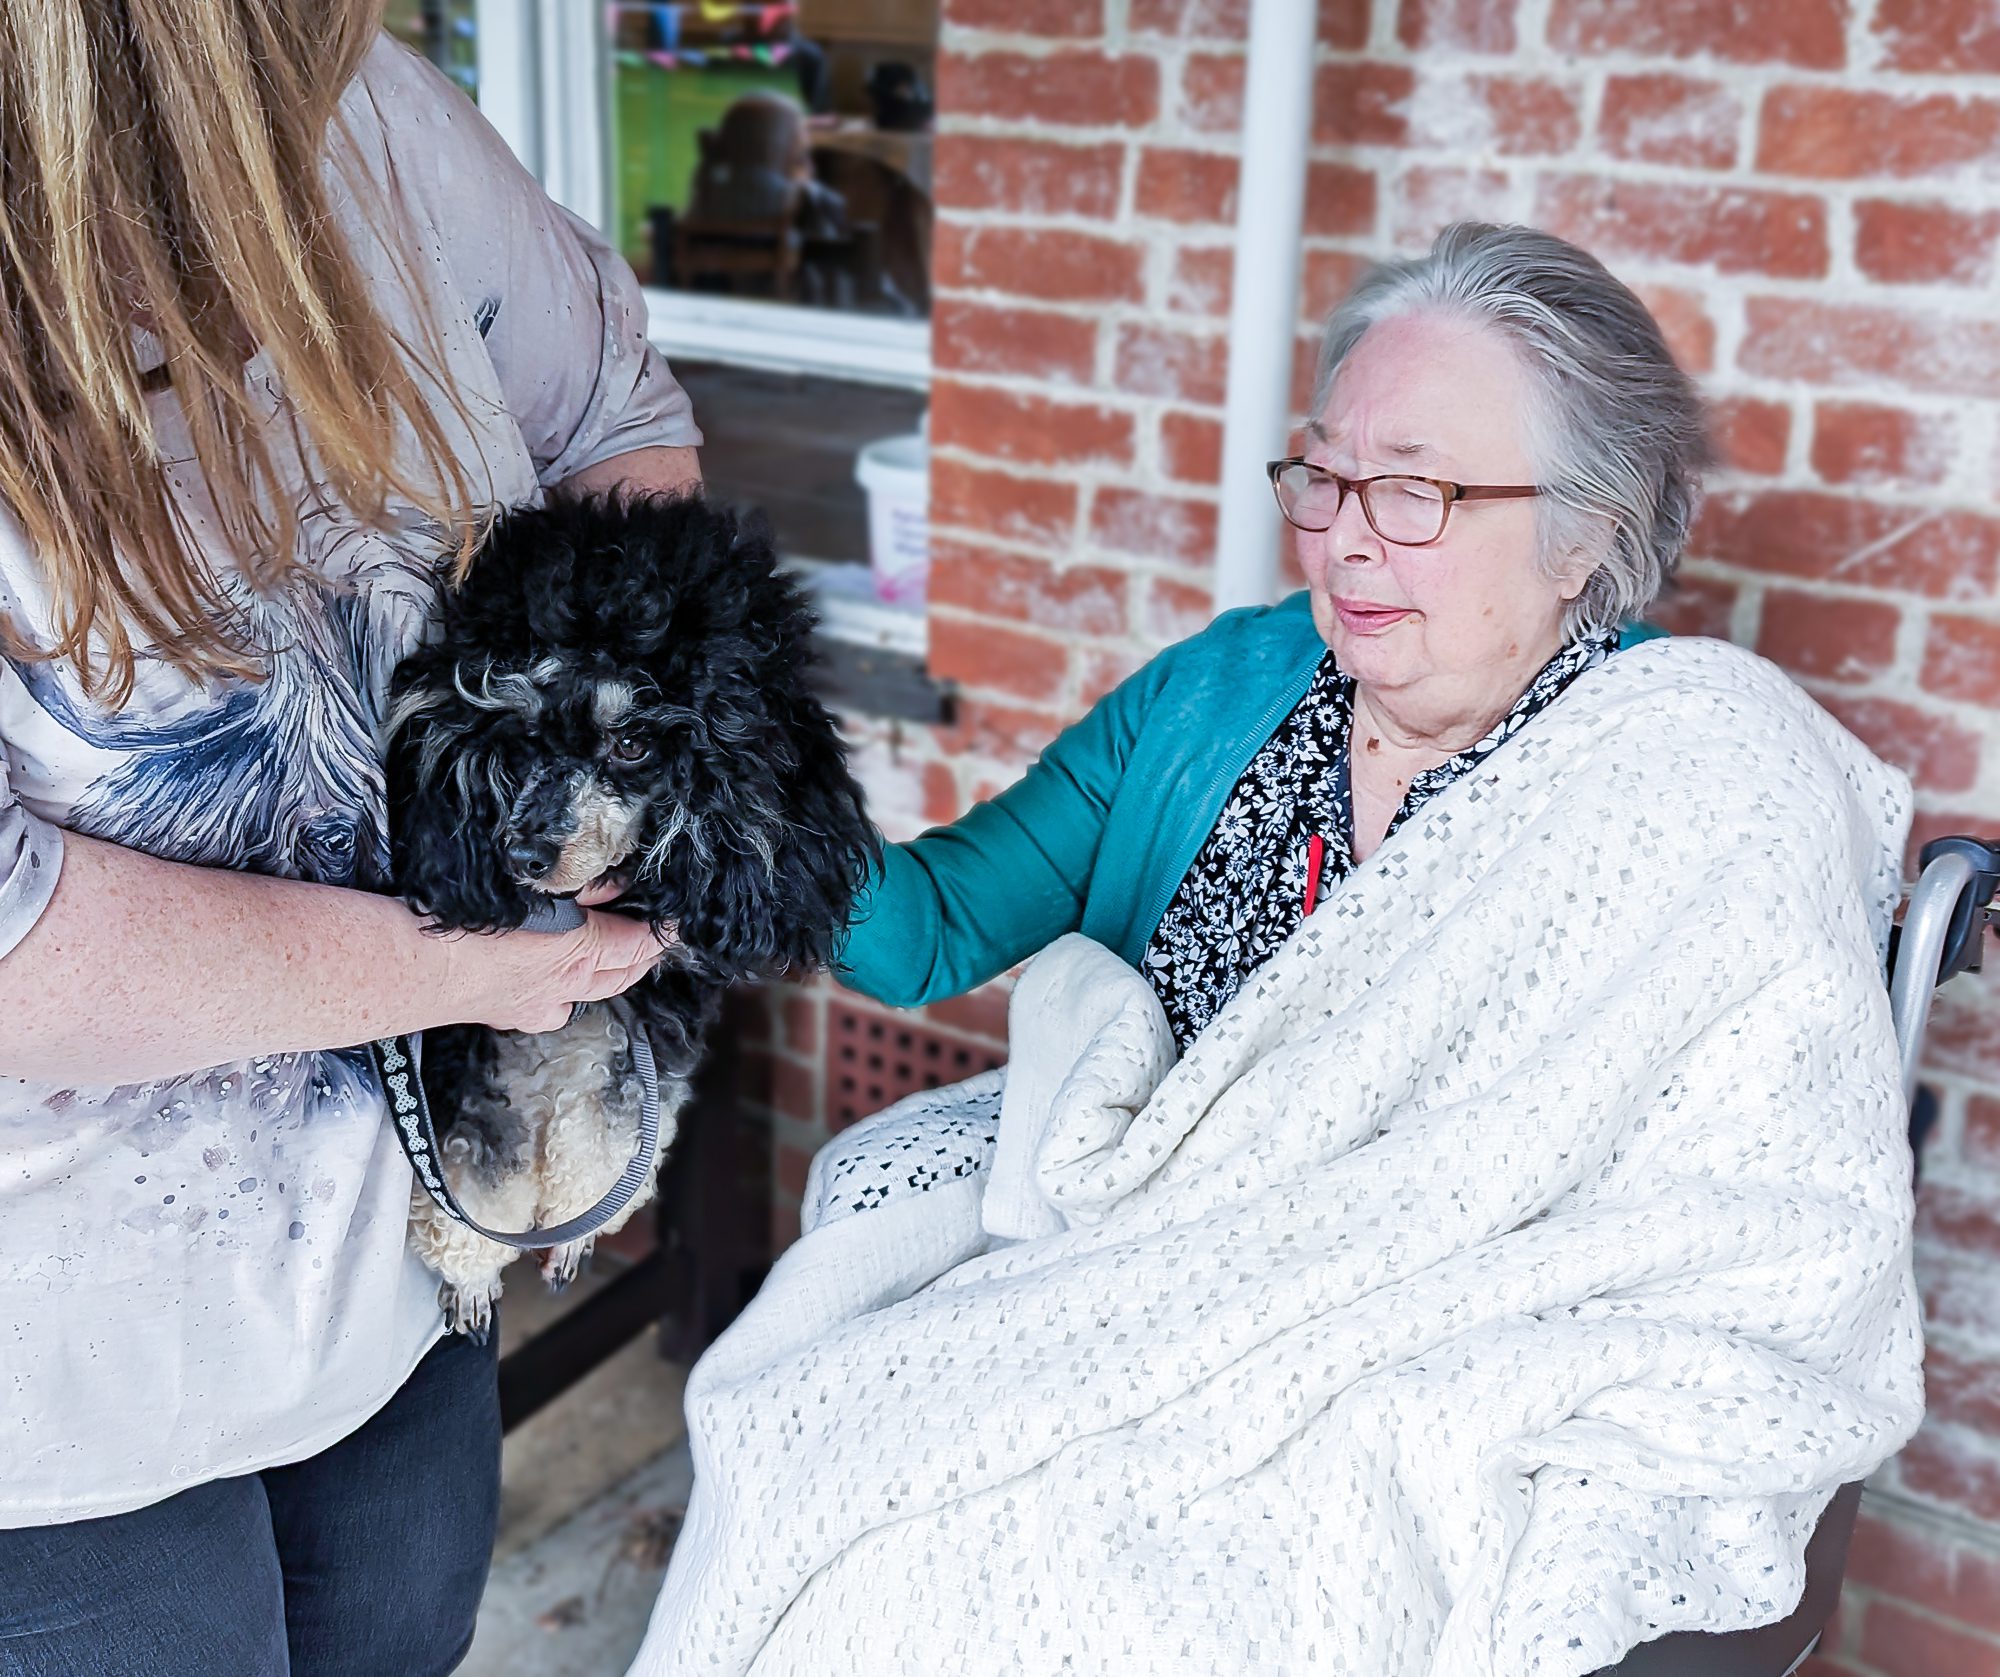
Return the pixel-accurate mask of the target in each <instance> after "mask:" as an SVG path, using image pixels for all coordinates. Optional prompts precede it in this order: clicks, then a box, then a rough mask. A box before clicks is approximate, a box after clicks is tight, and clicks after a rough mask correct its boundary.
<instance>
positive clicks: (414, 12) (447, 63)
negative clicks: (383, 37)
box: [382, 0, 479, 98]
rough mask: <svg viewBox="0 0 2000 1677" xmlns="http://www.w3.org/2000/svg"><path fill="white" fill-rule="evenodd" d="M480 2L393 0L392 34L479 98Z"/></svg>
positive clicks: (389, 16)
mask: <svg viewBox="0 0 2000 1677" xmlns="http://www.w3.org/2000/svg"><path fill="white" fill-rule="evenodd" d="M477 9H478V0H390V5H389V8H388V14H387V16H386V17H384V18H383V20H382V21H383V23H384V24H385V25H386V26H387V28H388V30H389V33H390V34H392V35H394V36H396V37H397V38H398V39H400V40H403V41H406V42H408V43H409V44H410V45H411V46H413V47H415V48H416V49H417V51H419V52H420V53H422V54H423V55H424V56H425V57H426V58H428V59H429V60H430V61H431V62H432V63H433V64H435V65H436V66H437V67H438V68H439V69H440V70H442V71H444V73H445V74H446V75H448V76H449V77H451V79H452V80H453V81H455V82H457V83H458V85H459V86H460V87H462V88H464V89H465V91H466V92H467V93H469V94H471V95H473V96H474V97H475V98H476V97H477V96H478V92H479V25H478V18H477Z"/></svg>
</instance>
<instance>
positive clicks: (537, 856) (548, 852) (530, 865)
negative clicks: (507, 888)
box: [507, 839, 557, 879]
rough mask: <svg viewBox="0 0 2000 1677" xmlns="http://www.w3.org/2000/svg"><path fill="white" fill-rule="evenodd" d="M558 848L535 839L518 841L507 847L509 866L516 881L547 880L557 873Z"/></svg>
mask: <svg viewBox="0 0 2000 1677" xmlns="http://www.w3.org/2000/svg"><path fill="white" fill-rule="evenodd" d="M556 855H557V852H556V847H555V846H554V845H552V844H547V843H542V842H539V841H537V840H535V839H516V840H514V842H513V843H512V844H510V845H508V846H507V865H508V866H509V867H510V868H512V869H513V870H514V877H515V878H516V879H547V878H548V876H549V875H550V874H551V873H553V872H554V871H555V865H556Z"/></svg>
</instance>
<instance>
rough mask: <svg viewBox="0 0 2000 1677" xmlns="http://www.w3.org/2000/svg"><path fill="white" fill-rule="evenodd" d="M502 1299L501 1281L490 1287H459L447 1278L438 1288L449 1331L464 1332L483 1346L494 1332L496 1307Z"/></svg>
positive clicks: (439, 1299) (445, 1323) (474, 1341)
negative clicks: (494, 1311)
mask: <svg viewBox="0 0 2000 1677" xmlns="http://www.w3.org/2000/svg"><path fill="white" fill-rule="evenodd" d="M499 1298H500V1283H499V1282H497V1281H496V1282H494V1283H493V1284H492V1286H491V1287H458V1286H454V1285H453V1284H452V1283H451V1282H449V1281H446V1282H443V1283H441V1284H440V1285H439V1287H438V1303H439V1304H440V1305H441V1306H442V1307H443V1309H444V1325H445V1328H446V1331H447V1332H450V1333H462V1334H464V1335H465V1336H466V1338H468V1339H470V1340H471V1341H472V1342H473V1344H475V1345H484V1344H485V1343H486V1338H487V1335H488V1334H490V1333H492V1331H493V1306H494V1305H495V1304H496V1303H497V1302H498V1301H499Z"/></svg>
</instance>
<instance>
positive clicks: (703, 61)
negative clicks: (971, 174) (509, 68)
mask: <svg viewBox="0 0 2000 1677" xmlns="http://www.w3.org/2000/svg"><path fill="white" fill-rule="evenodd" d="M606 17H607V20H608V21H607V24H606V27H607V28H608V29H609V30H610V31H611V41H610V48H611V50H610V53H609V59H610V67H609V74H610V78H611V81H610V118H611V120H610V134H611V147H612V167H611V170H610V180H611V190H612V196H613V200H614V206H615V208H614V218H613V227H614V230H615V236H616V237H617V239H618V242H619V246H620V248H621V250H622V251H623V253H624V255H625V257H626V259H627V260H628V261H630V262H631V263H632V265H633V267H634V268H636V269H637V270H638V271H639V273H640V274H641V275H642V276H643V277H645V278H647V279H649V280H650V281H651V283H653V284H655V285H659V286H663V287H667V288H669V289H675V290H684V291H700V292H708V293H713V294H719V295H724V296H731V297H747V298H762V299H767V300H771V301H777V302H784V303H794V304H804V305H808V306H813V307H821V308H834V309H847V310H856V311H860V312H864V313H872V314H880V315H888V316H903V317H912V318H913V317H917V316H923V315H927V314H928V313H929V312H930V250H931V222H932V203H931V146H932V134H931V127H932V105H931V94H930V88H931V85H932V78H933V73H934V70H935V65H936V41H937V0H802V3H801V4H789V3H784V0H779V3H776V4H771V5H742V4H738V3H736V0H692V3H689V4H653V3H651V0H646V3H638V0H612V4H611V5H609V7H608V8H607V10H606Z"/></svg>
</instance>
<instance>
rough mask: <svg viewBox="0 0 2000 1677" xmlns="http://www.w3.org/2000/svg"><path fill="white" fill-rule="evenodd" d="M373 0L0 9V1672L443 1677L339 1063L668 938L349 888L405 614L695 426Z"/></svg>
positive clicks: (477, 1573) (377, 1233)
mask: <svg viewBox="0 0 2000 1677" xmlns="http://www.w3.org/2000/svg"><path fill="white" fill-rule="evenodd" d="M380 10H381V6H380V0H172V3H171V4H168V3H167V0H0V168H4V170H5V179H6V190H5V192H4V194H0V311H4V313H0V498H4V502H5V511H4V513H0V633H4V643H0V1079H3V1080H0V1323H4V1328H0V1391H4V1409H3V1410H0V1422H4V1429H5V1430H4V1438H5V1445H4V1454H0V1464H3V1465H0V1671H6V1672H26V1673H34V1674H37V1677H42V1674H53V1673H63V1674H68V1673H92V1674H98V1673H105V1672H117V1673H119V1674H120V1677H152V1674H161V1677H167V1674H179V1673H196V1672H199V1673H202V1674H203V1677H237V1674H242V1677H270V1674H279V1673H287V1672H289V1673H293V1674H295V1677H297V1674H304V1673H314V1674H328V1673H346V1672H353V1673H357V1674H360V1673H366V1674H368V1677H396V1674H401V1673H409V1674H412V1677H416V1674H426V1677H428V1674H430V1673H436V1672H443V1671H447V1670H450V1669H451V1668H452V1667H453V1666H454V1665H455V1664H456V1663H457V1662H458V1660H459V1658H460V1657H461V1656H462V1654H463V1652H464V1648H465V1645H466V1643H467V1641H468V1639H469V1637H470V1634H471V1628H472V1619H473V1614H474V1610H475V1608H476V1606H477V1602H478V1597H479V1593H480V1588H481V1585H482V1583H483V1580H484V1577H485V1572H486V1566H487V1559H488V1554H489V1551H490V1547H491V1541H492V1534H493V1525H494V1517H495V1511H496V1506H497V1501H498V1463H499V1449H498V1446H499V1428H498V1420H497V1404H496V1398H495V1389H494V1365H493V1357H492V1352H491V1350H490V1348H482V1347H476V1346H474V1345H472V1344H470V1343H469V1342H467V1341H464V1340H462V1339H454V1340H452V1341H449V1342H445V1343H440V1342H439V1341H440V1327H441V1322H440V1316H439V1310H438V1305H437V1300H436V1291H435V1286H434V1282H433V1279H432V1278H431V1277H430V1276H429V1275H428V1274H427V1273H426V1272H425V1271H424V1270H423V1269H422V1268H421V1267H420V1266H419V1265H418V1264H417V1263H416V1262H415V1261H414V1260H413V1259H412V1258H411V1257H409V1256H408V1254H407V1253H406V1250H405V1242H404V1223H405V1217H406V1214H407V1208H408V1202H409V1175H408V1167H407V1166H406V1165H405V1163H404V1161H403V1159H402V1156H401V1154H400V1153H399V1151H398V1150H397V1147H396V1144H395V1142H394V1140H393V1138H392V1136H391V1134H390V1132H389V1130H388V1128H387V1126H386V1125H385V1124H384V1122H383V1118H384V1108H383V1102H382V1098H381V1091H380V1088H379V1085H378V1083H377V1082H376V1080H375V1078H374V1077H373V1075H372V1073H371V1072H370V1071H369V1069H368V1066H367V1063H366V1060H365V1057H364V1056H363V1055H362V1054H361V1053H359V1052H357V1051H355V1050H354V1049H352V1048H351V1047H349V1046H348V1045H351V1044H356V1043H366V1042H368V1041H370V1040H371V1039H374V1038H377V1037H381V1036H385V1035H388V1034H391V1033H397V1032H404V1031H410V1030H419V1029H423V1028H426V1027H429V1026H434V1025H441V1024H445V1023H450V1022H459V1021H481V1022H485V1023H489V1024H493V1025H497V1026H503V1027H516V1028H527V1029H539V1028H547V1027H549V1026H551V1025H553V1024H554V1023H556V1022H557V1021H559V1020H561V1019H562V1018H564V1017H566V1016H567V1013H568V1009H569V1007H570V1005H571V1004H572V1003H574V1002H578V1001H584V1000H590V999H595V998H600V997H605V996H609V995H612V994H615V993H617V992H618V991H620V990H622V989H624V988H625V987H626V986H628V985H630V984H631V983H633V982H635V981H636V980H637V979H638V978H639V977H640V976H641V975H643V973H644V972H645V971H646V970H647V968H648V967H649V966H650V964H651V962H652V961H653V960H654V959H655V958H656V957H657V953H658V950H657V945H656V944H655V943H654V941H653V938H652V934H651V933H650V932H649V931H648V929H647V928H646V927H644V926H643V925H640V924H637V923H634V922H628V921H622V920H618V919H616V918H614V917H609V916H605V915H601V914H592V915H591V916H589V919H588V923H587V924H586V925H585V926H584V927H582V928H581V929H579V930H577V931H575V932H572V933H568V934H564V935H562V936H547V935H539V934H534V933H516V934H509V935H503V936H499V937H493V938H482V939H478V940H473V941H459V940H453V939H440V938H436V937H430V936H426V935H425V934H424V933H423V931H422V928H421V925H420V923H419V921H418V920H417V918H416V917H415V916H414V915H412V914H411V913H410V912H409V911H408V910H406V909H405V908H404V907H402V906H401V905H400V904H399V903H398V902H397V901H396V900H395V899H394V898H392V897H390V896H387V895H384V894H381V893H382V891H383V887H384V886H385V884H386V879H385V871H386V842H385V835H384V830H383V797H382V771H381V764H380V760H379V757H378V754H377V751H376V746H375V727H376V722H377V719H378V713H379V706H380V703H381V700H382V696H383V692H384V687H385V683H386V679H387V676H388V673H389V672H390V671H391V670H392V669H393V668H394V666H395V664H396V662H397V660H398V659H399V658H400V657H401V656H402V654H403V653H404V652H405V651H407V650H408V649H409V648H410V647H411V646H412V645H414V644H415V642H416V640H417V638H418V637H419V635H420V633H421V631H422V627H423V623H424V620H425V616H426V613H427V610H428V608H429V605H430V602H431V601H432V599H433V598H434V597H435V594H436V591H437V589H438V587H439V586H440V585H441V584H448V583H451V582H455V581H456V582H465V581H466V579H465V575H464V573H465V570H466V566H467V561H468V559H469V556H470V554H471V552H472V550H473V547H474V544H475V543H476V541H477V538H478V535H479V532H480V530H481V528H482V525H483V523H484V521H485V520H486V519H487V518H488V517H489V516H490V515H491V513H492V512H493V511H494V510H495V509H497V508H499V507H502V506H506V505H509V504H513V503H516V502H519V501H522V500H528V499H533V498H535V497H537V496H538V495H539V494H541V493H542V492H543V491H547V490H553V489H556V488H559V487H568V488H572V489H575V488H583V489H595V488H605V487H611V486H615V485H620V484H625V485H631V486H634V487H647V488H665V487H672V486H674V485H677V484H681V483H685V482H689V481H691V480H692V479H693V478H694V477H695V474H696V465H695V460H694V453H693V450H694V446H695V445H696V444H697V443H699V441H700V436H699V433H698V432H697V431H696V430H695V427H694V424H693V421H692V417H691V415H690V412H689V407H688V402H687V399H686V397H685V395H684V394H683V393H682V391H681V390H680V388H679V386H678V385H677V384H676V383H675V382H674V379H673V377H672V375H671V374H670V372H669V371H668V369H667V367H666V365H665V364H664V362H662V361H661V360H660V358H659V357H658V356H657V355H656V354H655V353H654V352H653V351H652V350H651V349H650V348H649V347H648V345H647V343H646V339H645V315H644V305H643V302H642V300H641V298H640V295H639V292H638V289H637V286H636V284H635V282H634V280H633V278H632V275H631V273H630V272H629V270H627V269H626V268H625V267H624V266H623V265H622V264H621V263H620V262H619V261H618V260H617V258H616V257H615V256H613V255H612V254H611V253H610V252H609V251H608V250H607V249H606V248H605V246H604V245H603V243H602V242H601V241H600V240H599V239H598V238H597V237H596V236H595V235H594V234H593V233H591V232H590V231H589V230H588V229H586V228H585V227H584V226H583V225H582V224H581V223H579V222H577V221H575V220H573V219H571V218H569V217H568V216H566V215H565V214H564V213H563V212H562V211H560V210H558V209H557V208H556V207H555V206H553V205H552V204H551V203H550V202H549V201H548V199H547V198H546V197H545V196H544V195H543V194H542V193H541V191H540V190H539V188H538V187H537V186H536V185H535V183H534V182H533V181H532V180H531V179H530V178H529V177H528V176H527V175H526V174H525V173H524V172H523V171H522V170H521V169H520V168H519V166H518V165H517V164H516V163H515V162H514V160H513V159H512V157H511V156H510V155H509V154H508V153H507V151H506V149H505V147H504V146H503V145H502V144H501V142H500V141H499V140H498V138H497V137H496V136H495V135H494V134H493V132H492V131H491V130H490V128H488V127H487V126H486V125H485V124H484V123H483V122H482V120H481V119H480V117H479V116H478V114H477V112H476V111H475V110H474V109H473V107H472V106H471V105H470V104H469V103H467V102H466V101H465V100H464V99H463V98H461V97H460V96H458V95H457V94H456V93H455V92H454V91H453V90H452V89H451V88H450V86H449V84H448V83H446V82H445V81H444V80H443V78H441V77H440V76H438V75H437V74H436V73H435V72H433V71H432V70H431V69H430V68H429V66H427V65H425V64H424V63H423V62H422V61H421V60H419V59H417V58H416V57H415V56H414V55H412V54H409V53H407V52H405V51H404V50H403V49H402V48H400V47H398V46H396V45H395V44H393V43H392V42H390V41H389V40H388V39H387V38H385V37H384V36H382V35H381V34H380V32H379V22H380ZM466 585H467V586H472V587H477V586H478V578H477V576H476V574H475V575H473V576H472V577H471V578H470V580H469V582H466Z"/></svg>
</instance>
